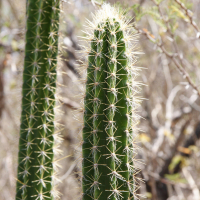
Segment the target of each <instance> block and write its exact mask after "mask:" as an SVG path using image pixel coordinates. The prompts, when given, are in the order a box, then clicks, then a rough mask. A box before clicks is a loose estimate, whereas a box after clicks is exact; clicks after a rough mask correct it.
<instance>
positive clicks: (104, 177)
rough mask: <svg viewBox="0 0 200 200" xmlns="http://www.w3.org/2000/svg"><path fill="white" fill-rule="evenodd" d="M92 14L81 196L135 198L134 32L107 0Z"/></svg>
mask: <svg viewBox="0 0 200 200" xmlns="http://www.w3.org/2000/svg"><path fill="white" fill-rule="evenodd" d="M94 18H95V20H97V21H98V23H97V22H96V21H94V23H91V24H96V27H95V26H93V27H92V29H93V32H94V36H93V40H92V43H91V50H90V53H89V62H88V68H87V73H88V75H87V82H86V96H85V99H84V103H85V112H84V128H83V146H82V155H83V167H82V169H83V174H82V175H83V178H82V190H83V200H91V199H95V200H105V199H109V200H121V199H124V200H128V199H134V196H135V195H134V190H133V188H134V172H135V171H134V167H133V158H134V155H135V152H134V149H133V148H134V145H133V138H134V136H133V134H134V133H135V129H134V127H133V126H134V125H135V123H136V122H137V120H136V121H134V117H135V116H134V114H135V113H134V109H135V104H134V103H135V99H136V98H135V97H134V96H133V95H134V92H135V88H134V87H135V85H134V84H133V83H134V78H135V68H134V66H133V64H134V62H135V57H134V52H131V50H132V48H133V46H132V44H131V43H132V40H133V38H134V34H133V30H132V29H131V28H130V26H129V25H128V24H127V22H126V21H125V18H124V16H123V15H122V14H121V13H119V12H118V11H116V10H115V8H112V7H111V6H110V5H108V4H105V5H103V7H102V10H101V11H99V13H97V15H96V16H95V17H94ZM101 19H102V20H101ZM94 52H95V53H94ZM91 55H92V58H91ZM136 93H137V92H136ZM91 99H93V103H91ZM90 132H95V134H90ZM88 138H90V139H89V141H90V142H88ZM88 155H90V156H89V157H88ZM84 160H87V161H89V162H84ZM92 165H93V168H92ZM88 166H90V167H88ZM86 169H88V170H86Z"/></svg>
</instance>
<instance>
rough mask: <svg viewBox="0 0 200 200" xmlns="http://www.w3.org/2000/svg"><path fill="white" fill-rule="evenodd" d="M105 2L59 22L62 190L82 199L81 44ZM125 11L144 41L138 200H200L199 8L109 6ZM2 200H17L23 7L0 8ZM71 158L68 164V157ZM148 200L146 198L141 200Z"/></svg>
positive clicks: (143, 3) (73, 5)
mask: <svg viewBox="0 0 200 200" xmlns="http://www.w3.org/2000/svg"><path fill="white" fill-rule="evenodd" d="M102 2H103V1H101V0H90V1H89V0H65V1H63V3H62V10H63V12H62V19H61V21H60V32H61V33H60V35H61V38H60V46H62V48H60V52H61V53H60V57H61V58H62V61H60V67H61V71H62V72H63V73H59V76H58V81H59V83H60V84H59V85H60V89H59V95H60V96H62V103H63V106H62V108H61V110H62V112H63V115H62V116H61V123H63V124H64V128H63V130H62V135H63V139H64V141H63V144H62V147H61V149H62V151H63V156H61V161H60V165H61V166H62V168H61V172H60V179H61V180H62V183H60V185H59V190H60V192H61V193H62V194H63V195H62V197H61V199H63V200H68V199H70V200H71V199H72V200H77V199H80V176H79V171H80V168H79V166H80V156H81V154H80V145H79V143H80V142H81V137H80V130H81V117H82V116H81V114H80V107H81V103H82V102H80V98H81V97H80V93H81V91H82V90H83V87H84V83H83V81H82V78H83V76H84V73H83V72H82V71H81V70H79V69H80V65H79V64H80V62H78V61H77V60H80V59H83V58H82V57H81V53H77V50H80V48H81V47H80V45H82V44H83V42H82V41H81V39H78V36H84V32H82V30H83V29H84V28H83V25H85V24H86V20H85V19H86V18H87V19H89V20H91V19H92V15H91V13H92V12H93V11H94V10H95V9H98V7H100V6H101V4H102ZM107 2H110V3H111V4H114V3H117V4H118V5H120V7H121V8H122V9H126V12H127V13H128V16H130V22H135V24H134V25H133V26H134V27H135V29H136V30H137V32H138V33H139V34H140V40H139V42H138V43H139V50H137V51H141V52H143V53H144V54H143V55H140V56H139V58H138V63H137V66H139V67H141V68H143V69H142V73H141V77H138V81H141V82H143V83H144V86H143V88H142V92H141V94H140V96H141V97H142V98H144V100H143V103H142V105H141V107H140V109H139V111H138V114H139V115H140V116H141V122H140V124H139V128H140V135H139V137H138V146H139V147H140V149H139V151H138V158H137V161H138V162H137V166H138V167H140V169H141V171H140V173H138V174H137V176H138V179H141V180H143V181H141V182H140V185H141V188H140V189H139V190H138V191H137V192H138V195H139V194H142V195H144V196H146V199H152V200H167V199H168V200H199V199H200V162H199V160H200V154H199V152H200V151H199V149H200V141H199V139H200V117H199V116H200V115H199V112H200V92H199V91H200V67H199V66H200V53H199V52H200V29H199V27H200V24H199V22H198V19H199V18H200V0H132V1H130V0H123V1H115V0H110V1H107ZM0 19H1V20H0V172H1V173H0V199H2V200H12V199H14V196H15V183H16V181H15V177H16V169H17V152H18V149H17V148H18V138H19V124H20V109H21V86H22V70H23V57H24V45H25V44H24V34H25V0H7V1H5V0H0ZM67 155H71V156H70V157H69V158H65V156H67ZM139 198H140V199H143V198H142V197H139Z"/></svg>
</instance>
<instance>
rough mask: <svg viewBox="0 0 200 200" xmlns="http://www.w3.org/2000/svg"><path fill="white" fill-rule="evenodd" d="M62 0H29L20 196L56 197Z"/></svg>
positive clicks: (23, 95)
mask: <svg viewBox="0 0 200 200" xmlns="http://www.w3.org/2000/svg"><path fill="white" fill-rule="evenodd" d="M59 6H60V1H59V0H27V13H26V15H27V24H26V29H27V32H26V46H25V61H24V72H23V89H22V114H21V127H20V139H19V154H18V164H19V165H18V177H17V189H16V199H17V200H19V199H20V200H31V199H33V200H35V199H40V200H43V199H52V200H53V199H54V198H55V197H57V196H58V193H57V192H56V191H55V184H54V178H55V170H54V168H55V161H54V152H55V141H54V139H55V136H56V133H55V132H56V131H54V129H55V126H54V106H55V92H56V66H57V55H58V29H59Z"/></svg>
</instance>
